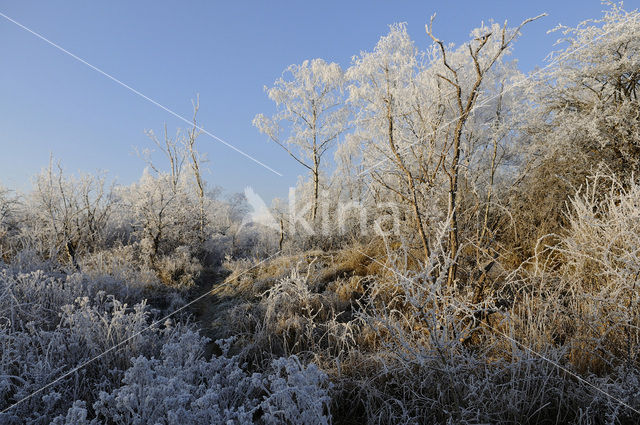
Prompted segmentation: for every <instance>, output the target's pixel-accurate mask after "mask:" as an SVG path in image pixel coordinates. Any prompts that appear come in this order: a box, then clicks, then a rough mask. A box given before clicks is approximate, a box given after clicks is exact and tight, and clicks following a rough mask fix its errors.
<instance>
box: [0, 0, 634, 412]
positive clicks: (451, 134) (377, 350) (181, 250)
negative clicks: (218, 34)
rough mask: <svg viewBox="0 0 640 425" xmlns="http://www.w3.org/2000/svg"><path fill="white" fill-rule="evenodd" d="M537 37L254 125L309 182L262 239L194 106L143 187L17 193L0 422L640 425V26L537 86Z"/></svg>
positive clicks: (562, 62) (2, 317) (553, 66)
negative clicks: (526, 65)
mask: <svg viewBox="0 0 640 425" xmlns="http://www.w3.org/2000/svg"><path fill="white" fill-rule="evenodd" d="M535 20H536V19H532V20H527V21H525V22H523V23H522V24H521V25H520V26H517V27H514V28H510V27H507V26H506V24H505V25H504V26H501V25H498V24H495V23H491V24H490V25H487V26H482V27H480V28H477V29H474V30H473V31H472V32H471V36H470V40H469V42H468V43H465V44H463V45H460V46H455V45H451V44H447V43H445V42H444V41H441V40H440V39H438V37H437V28H438V24H439V23H438V22H437V21H435V20H433V19H432V20H431V21H430V22H429V23H428V24H427V26H426V34H425V39H424V40H420V41H418V42H414V41H413V40H411V39H410V38H409V36H408V34H407V31H406V27H405V25H402V24H396V25H392V26H391V27H390V29H389V33H388V34H387V35H385V36H383V37H382V38H381V39H380V41H379V42H378V43H377V44H376V46H375V47H374V48H373V50H371V51H363V52H361V53H360V54H359V55H357V56H356V57H354V59H353V61H352V63H351V65H350V66H349V67H348V68H347V69H345V70H343V69H342V68H341V67H340V66H339V65H337V64H334V63H327V62H325V61H324V60H322V59H315V60H312V61H305V62H303V63H302V64H299V65H295V66H291V67H288V68H287V69H286V71H285V73H284V74H283V76H282V78H280V79H279V80H277V81H276V82H275V84H274V86H273V87H271V88H267V93H268V96H269V97H270V98H271V99H272V100H273V101H274V103H275V108H276V111H275V113H274V114H273V115H272V116H270V117H269V116H265V115H263V114H259V115H258V116H256V118H255V120H254V124H255V125H256V127H257V128H258V129H259V130H260V131H261V132H263V133H265V134H266V135H267V136H268V137H269V139H270V140H271V141H272V142H275V143H277V144H278V145H280V146H281V147H282V148H283V149H284V150H285V151H286V152H287V153H288V154H289V155H291V156H292V157H293V158H294V160H295V161H296V162H295V163H296V164H299V165H300V166H301V167H302V168H301V170H302V171H305V170H306V171H305V172H308V175H307V176H302V177H301V179H300V183H299V184H298V186H297V187H296V188H295V190H294V191H293V194H294V195H295V200H296V201H295V202H293V203H292V205H290V206H291V207H293V208H294V209H295V212H292V211H290V210H288V209H287V208H286V206H285V204H286V202H283V201H282V200H275V201H274V203H273V206H272V207H271V208H269V209H268V212H269V213H270V214H271V217H268V220H267V221H265V222H263V223H262V224H266V225H261V223H260V220H258V218H260V217H259V216H260V215H259V214H253V215H252V217H253V218H254V222H252V223H251V222H247V220H246V219H245V218H246V214H247V212H249V210H250V209H251V206H254V207H255V205H256V204H254V203H252V202H251V201H252V200H251V199H246V198H245V197H243V196H242V195H234V196H230V197H226V198H225V197H222V196H220V195H219V193H217V191H216V190H213V188H210V187H209V186H207V183H206V182H205V181H204V180H203V178H202V169H203V166H204V165H203V164H204V162H205V161H204V158H202V157H201V156H200V154H199V153H198V152H197V149H196V139H197V137H198V135H199V134H198V131H197V129H198V126H197V124H196V120H195V116H196V113H197V110H198V104H197V103H195V104H194V112H195V113H194V125H193V128H191V129H189V130H187V131H186V132H182V133H180V132H179V133H178V134H177V135H176V136H175V137H170V136H168V134H167V131H166V129H165V132H164V135H163V137H162V138H161V139H159V138H157V137H156V136H155V135H154V134H153V133H150V136H151V139H152V140H153V142H154V143H155V146H156V149H157V150H159V151H160V153H162V154H164V156H165V158H166V160H167V161H166V166H164V167H162V166H160V165H159V164H158V163H155V162H153V161H151V160H150V159H149V158H151V156H148V157H146V158H147V160H148V167H147V169H146V171H145V173H144V174H143V176H142V177H141V179H140V180H139V181H138V182H135V183H133V184H131V185H109V184H108V183H107V182H108V177H107V176H103V175H98V176H80V177H74V176H69V175H66V174H65V173H64V172H63V170H62V168H61V167H59V166H56V164H54V163H53V162H51V163H50V164H49V167H48V168H46V169H45V170H43V172H42V173H41V174H40V175H39V176H37V177H36V178H35V179H34V185H33V190H32V191H31V192H30V193H27V194H15V193H13V192H11V191H8V190H4V189H3V190H0V256H1V257H2V263H1V266H0V347H1V350H0V408H1V409H7V410H6V411H4V410H3V412H2V413H1V414H0V422H2V423H34V424H36V423H51V422H53V423H58V424H71V423H74V424H97V423H113V424H142V423H167V424H168V423H292V424H293V423H330V422H335V423H345V424H348V423H370V424H378V423H456V424H457V423H460V424H470V423H504V424H506V423H530V424H533V423H575V424H601V423H607V424H618V423H621V424H622V423H625V424H626V423H637V422H638V418H640V413H639V412H640V396H639V394H640V357H639V356H640V351H639V350H640V332H639V330H640V317H639V312H638V302H639V300H640V181H639V180H638V176H639V175H640V115H639V114H640V105H639V103H638V94H637V91H638V88H639V84H640V14H638V12H637V11H633V12H628V11H626V10H624V9H623V8H622V5H619V4H613V3H607V10H606V11H605V12H604V14H603V16H602V17H601V18H599V19H595V20H590V21H586V22H583V23H581V24H580V25H578V26H577V27H575V28H565V27H558V28H556V31H558V32H559V33H560V34H561V40H560V45H561V47H560V48H559V50H558V51H555V52H553V53H552V54H550V56H549V58H548V61H549V63H548V67H545V68H542V69H541V70H538V71H536V72H534V73H532V74H530V75H528V76H527V75H525V74H523V73H522V72H521V71H519V70H518V67H517V63H516V62H515V61H514V60H511V59H510V54H511V50H512V49H513V48H514V43H516V41H517V37H519V36H520V32H521V31H522V32H526V28H527V25H531V22H532V21H535ZM535 24H536V25H540V24H541V23H540V22H536V23H535ZM331 154H333V158H332V157H331ZM254 195H255V194H254ZM251 196H253V195H251ZM264 212H265V211H260V213H262V216H261V217H262V218H264V217H265V215H264ZM298 212H302V214H301V216H300V217H298V216H296V214H297V213H298ZM254 213H256V211H254ZM274 223H275V225H274ZM263 260H264V261H263ZM221 270H224V272H225V273H229V274H230V275H229V276H228V277H227V278H226V279H225V280H224V282H218V281H215V282H214V281H212V280H211V276H217V275H218V274H216V273H218V272H220V271H221ZM211 285H214V286H213V287H211ZM209 289H212V291H211V293H210V294H209V295H208V296H207V298H205V299H204V303H203V302H199V303H198V304H197V308H194V307H193V306H191V304H189V303H190V301H191V300H193V299H195V297H197V296H198V295H199V294H201V293H202V291H205V290H209ZM176 312H177V313H176ZM173 313H176V314H173ZM168 314H171V319H170V320H166V321H163V320H159V319H162V318H164V317H165V316H166V315H168ZM204 335H206V336H207V337H208V338H214V339H216V341H217V342H215V343H213V342H212V341H208V338H205V336H204ZM113 347H115V349H112V348H113ZM85 363H86V364H85ZM76 366H81V367H80V368H78V369H77V370H74V368H75V367H76ZM59 377H63V378H62V379H59V380H58V378H59ZM34 391H35V392H36V393H35V394H33V392H34ZM32 394H33V395H32ZM25 397H27V398H25ZM23 399H24V400H23ZM15 403H18V404H15ZM14 404H15V406H14Z"/></svg>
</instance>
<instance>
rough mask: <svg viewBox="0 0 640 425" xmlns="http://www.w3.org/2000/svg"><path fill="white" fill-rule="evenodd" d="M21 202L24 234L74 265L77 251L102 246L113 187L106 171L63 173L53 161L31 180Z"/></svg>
mask: <svg viewBox="0 0 640 425" xmlns="http://www.w3.org/2000/svg"><path fill="white" fill-rule="evenodd" d="M34 186H35V189H34V191H33V192H31V194H30V196H29V197H28V198H27V201H26V203H25V206H24V208H25V209H24V211H25V212H24V215H25V219H26V220H27V223H26V226H25V228H24V230H25V231H27V232H28V234H25V237H24V238H23V239H24V240H25V241H29V242H27V244H29V245H31V244H33V246H32V248H35V249H36V251H37V252H39V253H41V254H42V255H44V256H47V257H50V258H56V257H57V256H58V255H61V254H65V255H66V256H67V257H68V260H69V261H70V262H71V263H72V264H73V265H74V266H77V260H78V253H86V252H91V251H94V250H95V249H97V248H99V247H101V246H102V244H103V242H104V239H105V236H106V231H107V228H108V227H107V223H108V222H109V220H110V217H111V213H112V207H113V192H112V187H109V186H108V185H107V182H106V176H105V175H98V176H91V175H83V176H81V177H80V178H76V177H73V176H65V175H64V172H63V169H62V167H61V166H60V165H59V164H58V166H57V167H54V165H53V162H51V163H50V164H49V167H48V168H47V169H45V170H43V171H42V173H40V174H39V175H38V176H37V177H36V179H35V182H34Z"/></svg>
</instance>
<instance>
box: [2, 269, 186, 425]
mask: <svg viewBox="0 0 640 425" xmlns="http://www.w3.org/2000/svg"><path fill="white" fill-rule="evenodd" d="M131 298H132V300H133V299H135V297H131ZM151 314H152V312H151V310H150V309H149V307H148V306H147V305H146V302H145V301H144V300H142V301H140V302H138V303H137V304H135V305H133V307H129V306H128V305H127V304H124V303H122V302H121V301H119V300H118V299H117V298H116V297H114V296H111V295H107V294H106V293H105V292H104V291H102V290H101V288H100V283H98V282H94V281H89V280H87V279H86V278H84V277H83V276H82V275H81V274H75V275H71V276H67V277H66V279H65V278H63V277H61V276H55V275H50V274H47V273H45V272H43V271H39V272H32V273H15V272H12V271H11V270H9V269H7V268H5V269H2V270H0V377H1V378H0V400H1V401H2V402H1V403H0V409H4V408H5V407H9V406H10V405H12V404H13V403H15V402H17V401H19V400H21V399H22V398H23V397H27V396H29V395H30V394H32V393H33V392H34V391H37V390H40V389H41V388H43V387H44V386H45V385H47V384H49V383H52V382H53V384H52V385H51V386H49V387H47V388H45V389H44V390H43V391H42V392H39V393H37V394H36V395H34V396H33V397H31V398H29V399H27V400H25V401H24V402H22V403H20V404H18V405H17V406H15V407H13V408H12V409H11V410H9V411H8V412H7V413H4V414H2V415H0V423H3V424H4V423H7V424H13V423H16V424H17V423H30V424H39V423H43V424H45V423H49V422H50V421H51V420H52V418H53V417H55V416H56V415H59V414H61V413H63V412H66V411H67V409H69V403H71V401H73V400H77V399H82V400H83V401H85V402H87V403H89V405H91V403H92V402H93V400H94V397H96V396H97V394H98V392H99V391H100V390H111V389H112V388H114V387H115V386H116V385H117V384H119V382H120V380H121V378H122V375H123V371H124V370H125V369H126V368H127V367H128V366H129V364H130V358H131V357H135V356H139V355H146V356H152V355H155V354H156V353H157V352H159V349H160V347H161V346H162V344H163V342H164V341H167V340H170V339H171V338H172V335H174V334H175V333H179V332H181V331H183V330H184V329H183V328H184V327H183V326H179V327H171V328H166V329H164V330H160V329H157V328H155V329H148V330H146V328H147V326H148V324H149V322H150V320H151ZM143 331H144V332H143ZM115 346H118V348H117V349H116V350H112V351H108V350H109V349H111V348H112V347H115ZM95 356H98V357H96V358H95V360H94V361H92V362H90V363H88V364H87V365H86V366H85V367H83V368H81V369H80V370H78V371H77V372H75V373H72V374H70V375H69V376H67V377H65V378H64V379H61V380H59V381H56V382H54V381H55V380H56V379H57V378H58V377H60V376H61V375H63V374H64V373H65V372H67V371H70V370H71V369H72V368H73V367H75V366H77V365H81V364H83V363H85V362H87V361H88V360H90V359H93V358H94V357H95ZM75 408H76V410H78V409H80V407H79V406H75ZM72 417H74V418H76V417H77V415H76V414H73V415H72Z"/></svg>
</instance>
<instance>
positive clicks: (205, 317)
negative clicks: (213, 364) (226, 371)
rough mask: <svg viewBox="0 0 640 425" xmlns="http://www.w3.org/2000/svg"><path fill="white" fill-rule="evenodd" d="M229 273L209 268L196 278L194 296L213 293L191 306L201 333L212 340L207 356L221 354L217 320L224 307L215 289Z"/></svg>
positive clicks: (206, 352) (208, 345)
mask: <svg viewBox="0 0 640 425" xmlns="http://www.w3.org/2000/svg"><path fill="white" fill-rule="evenodd" d="M228 275H229V272H227V271H226V270H220V269H215V270H212V269H207V270H203V271H202V273H200V276H199V277H198V279H197V280H196V289H195V292H194V298H198V297H200V296H202V295H204V294H206V293H207V292H212V293H211V294H209V295H207V296H204V297H202V299H200V300H198V301H197V302H195V303H194V304H193V305H192V306H191V312H192V313H193V315H194V318H195V320H196V322H197V323H198V324H199V326H200V334H201V335H203V336H206V337H207V338H209V339H210V340H211V341H209V343H208V344H207V347H206V351H205V356H206V358H210V357H211V355H213V354H217V355H219V354H221V353H220V352H219V349H218V347H217V345H216V344H215V340H216V339H218V338H219V337H220V335H218V333H217V331H216V326H215V324H216V322H217V320H218V316H219V314H220V312H221V311H222V309H221V308H220V307H222V306H221V304H222V303H221V302H220V298H219V297H218V296H217V295H216V294H215V293H213V292H214V291H213V290H214V289H215V288H216V287H217V286H219V285H220V284H222V283H223V282H224V280H225V278H226V277H227V276H228Z"/></svg>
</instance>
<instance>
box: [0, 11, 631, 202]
mask: <svg viewBox="0 0 640 425" xmlns="http://www.w3.org/2000/svg"><path fill="white" fill-rule="evenodd" d="M627 7H628V8H630V9H631V8H635V7H636V6H635V5H634V4H633V3H632V2H627ZM603 8H604V6H602V5H601V4H600V2H599V1H598V0H554V1H548V0H538V1H515V0H512V1H498V0H485V1H478V0H475V1H471V0H469V1H467V0H465V1H431V0H423V1H404V0H398V1H391V0H386V1H380V0H368V1H347V0H342V1H333V0H331V1H327V0H322V1H299V2H293V1H281V0H271V1H243V2H242V1H224V2H221V1H189V2H178V1H173V2H169V1H157V0H145V1H120V0H118V1H108V2H107V1H105V2H93V1H91V2H89V1H86V0H82V1H81V0H73V1H28V0H25V1H14V2H8V1H0V12H1V13H3V14H5V15H7V16H9V17H11V18H12V19H14V20H16V21H18V22H20V23H22V24H23V25H25V26H26V27H29V28H31V29H32V30H34V31H36V32H38V33H40V34H42V35H43V36H44V37H47V38H48V39H50V40H51V41H53V42H55V43H57V44H59V45H60V46H62V47H64V48H65V49H67V50H69V51H70V52H72V53H74V54H75V55H77V56H79V57H81V58H83V59H84V60H86V61H87V62H89V63H91V64H93V65H95V66H96V67H99V68H101V69H102V70H104V71H105V72H107V73H109V74H112V75H113V76H114V77H116V78H118V79H120V80H121V81H123V82H124V83H126V84H128V85H130V86H132V87H133V88H135V89H137V90H139V91H140V92H142V93H144V94H145V95H147V96H148V97H150V98H153V99H154V100H156V101H158V102H159V103H161V104H163V105H165V106H167V107H168V108H170V109H172V110H174V111H176V112H177V113H179V114H182V115H184V116H186V117H190V114H191V103H190V99H192V98H193V97H194V96H195V95H196V93H199V94H200V102H201V109H200V115H199V119H200V123H201V125H202V126H203V127H204V128H205V129H206V130H208V131H210V132H211V133H213V134H216V135H218V136H219V137H221V138H223V139H225V140H226V141H228V142H229V143H231V144H233V145H235V146H237V147H238V148H239V149H242V150H244V151H245V152H247V153H249V154H250V155H252V156H254V157H255V158H257V159H259V160H260V161H262V162H264V163H266V164H268V165H269V166H271V167H273V168H274V169H276V170H278V171H280V172H281V173H282V174H284V176H283V177H279V176H277V175H275V174H273V173H271V172H270V171H268V170H266V169H264V168H262V167H260V166H259V165H257V164H255V163H253V162H251V161H249V160H247V159H246V158H244V157H243V156H241V155H240V154H238V153H236V152H234V151H233V150H231V149H229V148H228V147H226V146H224V145H222V144H220V143H219V142H217V141H215V140H213V139H211V138H209V137H208V136H206V135H203V136H202V137H201V139H199V148H200V150H201V151H203V152H205V153H206V154H207V155H208V157H209V160H210V162H209V164H208V168H209V170H210V173H209V174H208V175H207V180H208V181H209V182H210V183H212V184H214V185H220V186H223V187H224V188H225V189H226V190H227V191H242V190H243V188H244V187H245V186H252V187H253V188H254V189H255V190H256V192H257V193H259V194H260V195H261V196H263V197H264V198H265V199H266V198H271V197H273V196H283V195H285V194H286V193H287V188H288V187H289V186H292V185H294V184H295V182H296V179H297V176H298V175H300V174H302V173H304V170H303V169H302V168H301V166H300V165H299V164H297V163H296V162H295V161H294V160H293V159H291V158H290V157H289V156H288V155H286V154H284V153H283V152H282V151H281V149H280V148H279V147H278V146H276V145H275V144H272V143H269V142H268V141H267V139H266V136H264V135H261V134H260V133H259V132H258V131H257V130H256V129H255V128H254V127H252V125H251V120H252V118H253V117H254V115H255V114H256V113H259V112H262V113H265V114H270V113H272V112H273V105H272V104H271V102H270V101H269V100H268V98H267V97H266V94H265V93H264V92H263V86H264V85H270V84H271V83H272V82H273V81H274V80H275V79H277V78H278V77H279V76H280V74H281V72H282V70H283V69H284V68H286V67H287V66H288V65H290V64H292V63H300V62H302V61H303V60H305V59H312V58H316V57H321V58H324V59H325V60H327V61H335V62H338V63H339V64H341V65H342V66H343V67H347V66H348V65H349V63H350V58H351V57H352V56H353V55H355V54H357V53H359V52H360V51H362V50H371V49H372V48H373V46H374V45H375V43H376V42H377V40H378V38H379V37H380V36H382V35H384V34H385V33H386V32H387V26H388V25H389V24H392V23H394V22H407V24H408V30H409V33H410V34H411V36H412V38H413V39H414V41H416V44H417V45H418V46H425V45H427V42H428V40H427V36H426V34H425V32H424V24H425V23H426V22H427V21H428V19H429V17H430V16H431V14H433V13H434V12H437V19H436V23H435V32H436V34H438V36H439V37H440V38H441V39H443V40H445V41H452V42H457V43H459V42H463V41H465V40H467V38H468V34H469V32H470V30H471V29H472V28H474V27H477V26H479V24H480V23H481V22H482V21H483V20H484V21H485V22H486V21H488V20H490V19H492V18H493V19H494V20H496V21H498V22H503V21H504V20H505V19H507V20H508V21H509V22H510V24H512V25H517V24H519V23H520V22H521V21H522V20H523V19H525V18H527V17H532V16H535V15H538V14H540V13H543V12H546V13H548V14H549V16H548V17H546V18H543V19H541V20H539V21H536V22H534V23H532V24H530V25H529V26H528V27H526V28H525V30H524V32H523V36H522V37H521V38H520V39H519V41H518V42H517V44H516V45H515V51H514V56H515V57H516V58H518V60H519V61H520V66H521V69H522V70H524V71H530V70H532V69H534V68H535V67H536V66H542V65H544V62H543V59H544V57H545V56H546V54H547V53H548V52H549V51H550V50H551V49H552V47H553V43H554V41H555V40H556V38H557V34H550V35H548V34H546V32H547V30H549V29H551V28H553V27H554V26H556V25H557V24H558V23H562V24H566V25H575V24H577V23H578V22H580V21H582V20H584V19H587V18H592V17H598V16H600V14H601V12H600V11H601V10H602V9H603ZM0 58H1V61H0V63H1V66H0V183H1V184H3V185H4V186H6V187H9V188H18V189H27V188H29V187H30V183H29V182H30V179H31V177H32V176H33V175H34V174H35V173H37V172H38V171H39V170H40V169H41V168H42V167H44V166H46V165H47V163H48V159H49V155H50V154H53V155H54V156H55V157H56V158H58V159H60V160H62V163H63V165H64V167H65V169H66V170H67V171H69V172H78V171H82V172H95V171H98V170H106V171H108V172H109V173H110V174H111V175H113V176H115V177H116V178H117V181H118V182H120V183H130V182H132V181H134V180H136V179H137V178H138V177H139V176H140V174H141V172H142V170H143V168H144V162H143V161H142V160H141V159H140V158H138V157H137V156H136V155H135V154H133V151H134V147H136V146H137V147H140V148H145V147H147V148H148V147H151V142H150V141H149V140H148V139H147V137H146V136H145V135H144V130H145V129H153V130H155V131H156V132H157V133H160V131H161V129H162V126H163V123H165V122H166V123H167V125H168V127H169V129H170V132H172V130H173V129H176V128H177V127H184V126H185V124H184V123H182V122H180V121H178V120H177V119H175V118H174V117H172V116H171V115H169V114H168V113H167V112H166V111H163V110H162V109H160V108H158V107H157V106H154V105H152V104H151V103H149V102H147V101H146V100H144V99H141V98H140V97H138V96H136V95H135V94H133V93H131V92H129V91H127V90H126V89H125V88H123V87H121V86H118V85H117V84H115V83H114V82H113V81H110V80H109V79H107V78H105V77H104V76H103V75H100V74H99V73H97V72H95V71H94V70H92V69H90V68H88V67H87V66H85V65H83V64H81V63H80V62H78V61H76V60H74V59H73V58H71V57H69V56H67V55H65V54H64V53H62V52H60V51H58V50H56V49H54V48H53V47H52V46H50V45H48V44H46V43H45V42H43V41H42V40H39V39H38V38H36V37H35V36H33V35H32V34H29V33H28V32H26V31H24V30H23V29H20V28H19V27H17V26H16V25H15V24H13V23H11V22H9V21H7V20H5V19H4V18H1V17H0Z"/></svg>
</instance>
